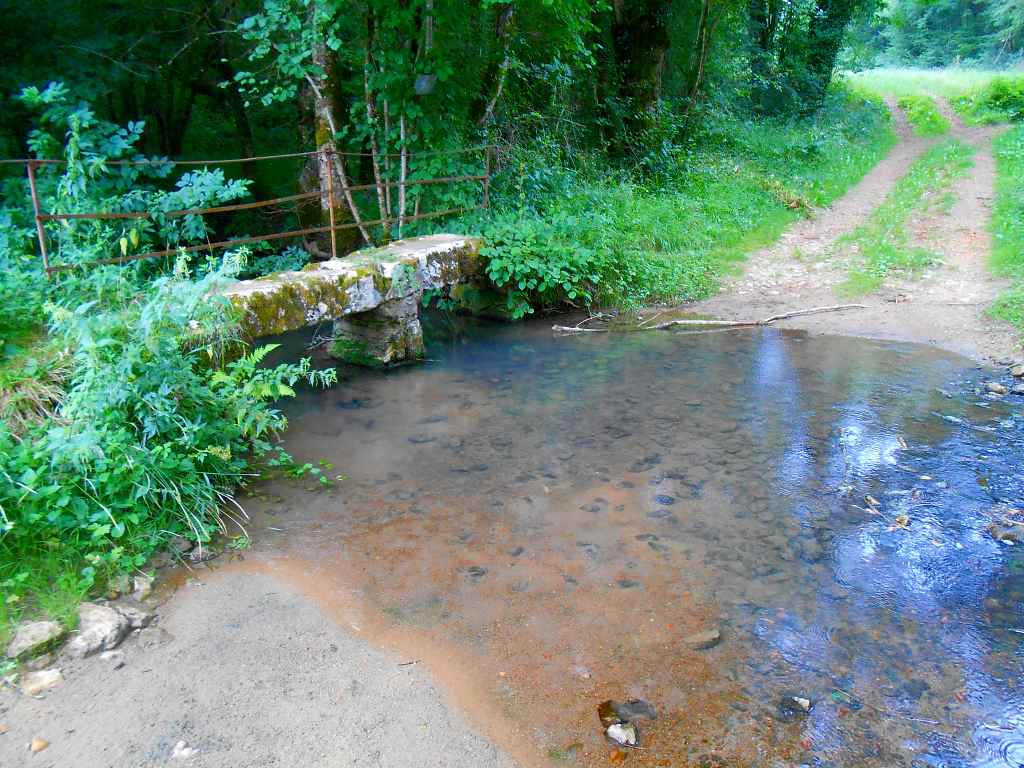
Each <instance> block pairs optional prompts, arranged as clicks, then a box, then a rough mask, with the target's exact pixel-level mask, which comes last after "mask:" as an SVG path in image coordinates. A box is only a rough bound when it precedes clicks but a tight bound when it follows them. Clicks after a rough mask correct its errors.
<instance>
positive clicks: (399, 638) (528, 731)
mask: <svg viewBox="0 0 1024 768" xmlns="http://www.w3.org/2000/svg"><path fill="white" fill-rule="evenodd" d="M431 336H432V338H431V341H430V343H429V345H428V354H429V357H430V358H431V360H430V362H429V363H427V364H425V365H422V366H418V367H413V368H407V369H402V370H398V371H394V372H390V373H386V374H382V373H373V372H358V373H353V374H352V375H351V377H350V378H348V380H346V381H344V382H343V383H341V384H340V385H339V386H338V387H336V388H335V389H332V390H330V391H326V392H323V391H321V392H303V393H301V395H300V397H299V398H298V400H297V401H295V402H293V403H290V404H288V406H287V412H288V415H289V418H290V422H291V426H290V429H289V431H288V434H287V439H286V446H287V448H288V450H289V451H290V452H291V453H292V454H293V455H294V456H295V458H296V459H298V460H301V461H312V462H317V461H319V460H325V461H326V462H329V464H330V465H331V467H330V468H329V469H326V472H327V474H328V475H331V476H336V475H341V476H342V477H341V479H338V480H336V481H335V482H334V484H333V487H332V488H329V489H322V488H318V487H316V484H315V483H311V482H309V481H300V482H298V483H296V482H295V481H280V482H274V483H267V484H263V485H260V486H259V487H257V488H255V489H254V491H253V494H254V495H253V497H252V498H250V499H248V500H247V506H248V507H249V508H250V509H251V510H252V511H253V512H254V520H253V528H254V530H253V532H252V535H253V539H254V540H255V541H256V542H257V543H256V546H255V548H254V549H253V551H252V552H251V553H248V554H247V555H246V557H247V563H249V564H251V565H254V566H255V567H260V568H266V569H269V570H272V571H274V572H276V573H278V574H279V575H280V576H282V577H284V578H289V579H291V580H292V581H293V582H295V583H297V584H299V585H300V586H302V588H303V589H304V590H306V592H307V593H308V594H310V595H311V596H313V597H314V598H315V599H317V600H318V601H320V602H321V603H322V604H323V605H324V606H326V607H327V608H329V609H330V610H331V611H332V612H333V613H334V614H335V615H336V616H337V618H338V620H339V621H342V622H345V623H347V624H349V625H350V626H351V627H352V629H353V631H358V632H360V633H363V634H364V635H367V636H370V637H375V638H377V639H378V640H379V642H381V643H382V644H386V645H390V646H393V647H395V648H396V649H397V650H398V652H399V653H400V654H403V658H407V659H408V661H409V662H415V663H423V664H425V665H427V666H428V667H429V668H430V670H431V671H432V672H433V673H434V675H435V678H436V679H437V680H438V681H439V682H440V684H441V685H442V687H444V688H445V689H446V690H447V692H448V693H449V695H451V696H452V697H453V698H454V699H455V701H456V703H458V704H459V705H460V706H461V708H462V709H463V710H464V711H465V712H466V715H467V718H468V719H469V720H470V721H471V722H472V723H473V724H474V725H475V727H478V728H480V729H482V730H483V731H484V732H485V733H486V734H487V735H489V736H490V737H492V738H493V739H494V740H496V741H497V742H498V743H499V744H500V745H501V746H503V747H504V748H505V749H507V750H508V751H509V752H510V753H511V754H512V755H513V756H514V757H515V758H516V759H517V760H519V761H520V762H521V763H522V764H524V765H553V766H555V765H583V766H590V765H606V764H609V763H612V762H619V761H621V762H625V763H626V764H631V765H637V766H680V767H681V766H799V765H809V766H850V767H852V766H858V767H860V766H864V767H868V768H874V767H878V768H883V767H884V768H893V767H894V766H915V767H916V766H921V767H923V766H992V767H995V766H999V767H1000V768H1004V767H1007V766H1024V687H1022V686H1024V678H1022V675H1021V673H1022V662H1024V552H1022V550H1024V547H1020V546H1017V547H1013V546H1008V545H1006V544H1002V543H999V542H997V541H996V540H994V539H993V538H992V536H991V535H990V534H989V533H987V532H986V526H987V525H988V524H989V523H990V521H991V520H992V518H993V515H996V514H998V513H999V510H998V506H997V505H999V504H1007V505H1009V506H1011V507H1013V506H1024V504H1022V503H1021V502H1022V501H1024V499H1022V496H1024V452H1022V450H1021V448H1022V443H1024V419H1022V418H1021V413H1020V411H1019V403H1017V402H1016V401H1018V400H1020V398H1015V397H1012V396H1011V397H1008V398H1005V399H1004V401H996V400H992V399H989V398H987V397H986V396H984V395H983V394H981V393H980V390H979V389H978V387H979V385H980V383H981V382H983V381H985V380H986V379H985V373H984V372H982V371H979V370H977V369H975V368H973V367H972V366H971V365H970V364H969V362H968V361H966V360H964V359H960V358H953V357H950V356H948V355H946V354H943V353H940V352H937V351H935V350H931V349H928V348H924V347H917V346H910V345H902V344H886V343H879V342H871V341H865V340H859V339H851V338H834V337H814V336H808V335H805V334H802V333H798V332H787V331H782V330H777V329H754V330H741V331H729V332H718V333H700V334H680V333H672V332H650V333H634V334H616V335H602V334H592V335H585V336H574V337H561V338H557V337H554V336H553V334H552V332H551V330H550V322H542V321H536V322H532V323H523V324H518V325H474V324H459V325H458V326H457V327H453V326H448V327H446V328H444V329H442V330H441V331H440V332H435V333H433V334H431ZM867 497H870V498H867ZM709 630H718V632H719V634H720V638H719V640H718V641H717V644H714V645H713V647H710V648H701V647H696V646H699V645H701V644H700V643H697V642H692V641H691V642H690V643H688V642H687V638H690V637H691V636H692V635H695V634H696V633H701V632H707V631H709ZM705 644H706V643H705ZM793 696H796V697H799V698H804V699H807V700H809V701H810V703H811V707H810V711H809V712H804V711H802V710H801V709H800V708H799V707H795V708H794V707H793V706H792V704H791V702H792V701H793V699H792V698H791V697H793ZM605 699H616V700H619V701H624V700H627V699H641V700H643V701H644V702H647V703H649V704H650V705H651V707H653V708H654V710H655V711H656V715H657V718H656V719H647V718H642V719H638V720H637V721H636V723H637V726H638V728H639V730H640V747H641V749H637V750H628V751H625V752H622V753H620V752H618V751H616V750H614V749H613V748H612V745H610V744H609V743H608V742H607V741H606V740H605V739H604V737H603V735H602V729H601V724H600V722H599V721H598V717H597V706H598V704H599V703H600V702H601V701H603V700H605ZM339 705H341V706H342V707H343V702H339ZM424 727H425V728H429V724H425V725H424Z"/></svg>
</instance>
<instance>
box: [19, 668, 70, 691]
mask: <svg viewBox="0 0 1024 768" xmlns="http://www.w3.org/2000/svg"><path fill="white" fill-rule="evenodd" d="M63 682H64V675H62V674H61V672H60V670H59V669H40V670H38V671H36V672H29V673H28V674H26V675H24V676H22V678H21V692H22V693H24V694H25V695H26V696H38V695H39V694H40V693H42V692H43V691H45V690H46V689H47V688H53V687H54V686H55V685H60V684H61V683H63Z"/></svg>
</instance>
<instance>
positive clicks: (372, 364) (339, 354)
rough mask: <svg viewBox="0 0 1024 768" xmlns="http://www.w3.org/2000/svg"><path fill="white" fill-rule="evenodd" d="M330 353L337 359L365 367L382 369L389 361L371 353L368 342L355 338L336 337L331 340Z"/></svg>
mask: <svg viewBox="0 0 1024 768" xmlns="http://www.w3.org/2000/svg"><path fill="white" fill-rule="evenodd" d="M329 351H330V354H331V357H333V358H334V359H335V360H340V361H341V362H343V363H348V364H349V365H359V366H362V367H364V368H376V369H378V370H379V369H382V368H386V367H387V363H386V362H384V361H383V360H378V359H377V358H376V357H374V356H373V355H372V354H370V352H369V350H368V347H367V345H366V344H364V343H363V342H360V341H356V340H355V339H335V340H334V341H332V342H331V346H330V350H329Z"/></svg>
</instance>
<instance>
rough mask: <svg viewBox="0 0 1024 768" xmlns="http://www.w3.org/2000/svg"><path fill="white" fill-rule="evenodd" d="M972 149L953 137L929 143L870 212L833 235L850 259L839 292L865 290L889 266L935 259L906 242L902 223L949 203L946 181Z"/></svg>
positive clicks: (913, 266) (963, 167) (958, 172)
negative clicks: (839, 234) (848, 230)
mask: <svg viewBox="0 0 1024 768" xmlns="http://www.w3.org/2000/svg"><path fill="white" fill-rule="evenodd" d="M973 152H974V150H973V149H972V148H971V147H969V146H967V145H965V144H962V143H960V142H958V141H946V142H943V143H941V144H938V145H936V146H934V147H932V148H931V149H930V150H928V151H927V152H925V153H924V154H923V155H922V156H921V157H920V158H918V159H917V160H916V161H915V162H914V164H913V165H912V166H911V167H910V170H909V171H907V174H906V175H905V176H904V177H903V178H902V179H900V180H899V181H898V182H897V183H896V186H895V187H894V188H893V190H892V191H891V192H890V193H889V195H888V196H887V197H886V198H885V200H884V201H882V204H881V205H880V206H879V207H878V208H877V209H875V211H874V213H872V214H871V217H870V218H869V219H868V220H867V221H866V222H865V223H864V224H862V225H861V226H859V227H857V228H856V229H855V230H853V231H852V232H851V233H850V234H848V235H846V236H845V237H843V238H842V239H841V240H840V241H839V246H840V248H841V249H842V250H843V251H846V252H850V253H852V254H853V255H854V261H855V266H854V267H853V269H852V270H851V272H850V275H849V277H848V278H847V279H846V281H845V282H844V283H843V284H842V285H841V286H840V291H841V292H842V293H844V294H846V295H858V294H864V293H870V292H871V291H875V290H877V289H878V288H880V287H881V286H882V284H883V283H884V282H885V278H886V276H888V274H889V273H890V272H892V271H894V270H904V271H909V272H915V271H919V270H921V269H923V268H925V267H927V266H929V265H930V264H933V263H935V262H936V261H937V260H938V257H937V255H936V254H934V253H931V252H930V251H928V250H927V249H925V248H921V247H919V246H915V245H913V244H911V243H910V240H909V237H908V236H907V225H908V224H909V223H910V222H911V221H912V220H913V219H914V218H916V217H918V216H921V215H923V214H926V213H928V212H929V211H931V210H934V209H935V208H937V207H940V208H941V207H943V206H947V207H948V206H949V205H950V204H951V203H952V196H951V194H950V187H951V186H952V184H953V181H954V180H955V179H957V178H958V177H960V176H962V175H963V174H964V173H965V172H966V171H967V169H968V168H970V167H971V163H972V159H971V158H972V155H973Z"/></svg>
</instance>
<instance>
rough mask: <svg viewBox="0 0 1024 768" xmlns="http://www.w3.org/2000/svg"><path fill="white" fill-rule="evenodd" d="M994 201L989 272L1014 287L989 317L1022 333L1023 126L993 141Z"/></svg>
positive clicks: (1023, 320)
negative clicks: (1008, 323) (1010, 279)
mask: <svg viewBox="0 0 1024 768" xmlns="http://www.w3.org/2000/svg"><path fill="white" fill-rule="evenodd" d="M995 154H996V169H997V173H998V176H997V178H996V200H995V205H994V206H993V209H992V223H991V227H992V239H993V247H992V271H993V272H994V273H995V274H997V275H1000V276H1004V277H1009V278H1012V279H1013V281H1014V284H1013V286H1012V287H1011V288H1009V289H1008V290H1007V291H1006V292H1005V293H1003V295H1002V296H1000V297H999V299H998V300H996V302H995V303H994V304H993V305H992V307H991V308H990V310H989V314H991V315H992V316H993V317H996V318H999V319H1001V320H1006V321H1007V322H1010V323H1013V324H1014V325H1015V326H1016V327H1017V328H1018V329H1020V331H1021V332H1022V333H1024V126H1022V127H1018V128H1015V129H1014V130H1012V131H1010V132H1008V133H1005V134H1003V135H1002V136H1000V137H999V138H998V139H997V140H996V142H995Z"/></svg>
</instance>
